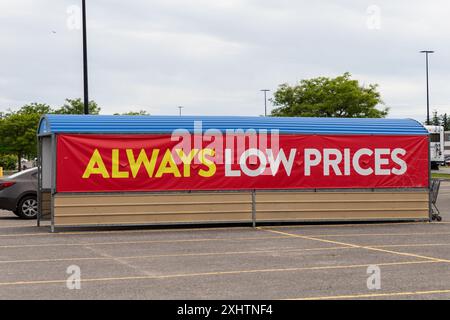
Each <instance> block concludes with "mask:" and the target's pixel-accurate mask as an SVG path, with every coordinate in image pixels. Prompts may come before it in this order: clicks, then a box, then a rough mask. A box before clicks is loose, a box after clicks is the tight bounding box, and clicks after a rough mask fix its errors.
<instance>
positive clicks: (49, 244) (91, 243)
mask: <svg viewBox="0 0 450 320" xmlns="http://www.w3.org/2000/svg"><path fill="white" fill-rule="evenodd" d="M288 238H289V237H288V236H271V237H243V238H200V239H172V240H140V241H109V242H79V243H42V244H14V245H1V246H0V249H8V248H36V247H38V248H39V247H66V246H67V247H73V246H99V245H101V246H107V245H120V244H141V243H179V242H208V241H243V240H246V241H247V240H249V241H255V240H269V239H288Z"/></svg>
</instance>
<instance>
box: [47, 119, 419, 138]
mask: <svg viewBox="0 0 450 320" xmlns="http://www.w3.org/2000/svg"><path fill="white" fill-rule="evenodd" d="M195 127H196V128H197V129H198V131H199V130H201V131H202V132H205V131H206V130H208V129H216V130H220V131H221V132H225V131H226V130H227V129H230V130H237V129H242V130H249V129H255V130H268V131H270V130H279V132H280V133H281V134H375V135H426V134H428V132H427V130H426V129H425V128H424V127H423V125H421V124H420V123H419V122H418V121H416V120H413V119H368V118H293V117H240V116H116V115H55V114H49V115H45V116H43V117H42V118H41V120H40V123H39V128H38V135H47V134H58V133H111V134H113V133H133V134H170V133H172V132H173V131H174V130H176V129H185V130H188V131H189V132H191V133H193V132H194V128H195ZM198 131H197V132H198Z"/></svg>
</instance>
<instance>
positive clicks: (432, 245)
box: [371, 243, 450, 248]
mask: <svg viewBox="0 0 450 320" xmlns="http://www.w3.org/2000/svg"><path fill="white" fill-rule="evenodd" d="M438 246H450V243H411V244H381V245H375V246H371V247H372V248H396V247H399V248H401V247H438Z"/></svg>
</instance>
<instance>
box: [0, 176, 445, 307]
mask: <svg viewBox="0 0 450 320" xmlns="http://www.w3.org/2000/svg"><path fill="white" fill-rule="evenodd" d="M438 206H439V208H440V210H441V213H442V216H443V221H442V222H435V223H385V224H380V223H377V224H357V225H349V224H340V225H300V226H292V225H285V226H264V227H259V228H258V229H256V230H254V229H252V228H250V227H246V226H244V227H232V228H231V227H220V228H197V229H131V230H130V229H128V230H100V231H99V230H92V229H90V230H87V231H84V230H65V231H64V232H60V233H55V234H51V233H49V229H48V228H47V227H41V228H37V227H36V226H35V221H22V220H19V219H17V218H15V216H14V215H13V214H10V213H8V212H5V211H3V212H1V213H0V298H1V299H449V298H450V183H444V184H443V185H442V186H441V193H440V197H439V201H438ZM372 265H376V266H378V267H379V270H380V271H381V276H380V280H381V282H380V284H381V288H380V289H368V287H367V279H368V277H369V276H370V274H368V273H367V269H368V267H369V266H372ZM70 266H76V267H79V270H80V272H81V287H80V289H69V288H68V287H67V279H68V277H69V276H70V275H69V274H68V273H67V271H68V268H69V267H70ZM71 270H73V269H71ZM69 283H72V284H73V283H74V282H70V281H69Z"/></svg>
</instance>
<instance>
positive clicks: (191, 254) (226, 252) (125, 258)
mask: <svg viewBox="0 0 450 320" xmlns="http://www.w3.org/2000/svg"><path fill="white" fill-rule="evenodd" d="M339 249H352V248H349V247H326V248H323V247H322V248H304V249H273V250H250V251H225V252H197V253H172V254H152V255H141V256H123V257H120V256H118V257H116V256H110V257H78V258H77V257H73V258H55V259H27V260H4V261H1V260H0V264H10V263H37V262H63V261H89V260H114V259H122V260H131V259H148V258H168V257H169V258H170V257H201V256H222V255H242V254H260V253H273V252H286V253H288V252H308V251H327V250H339Z"/></svg>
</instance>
